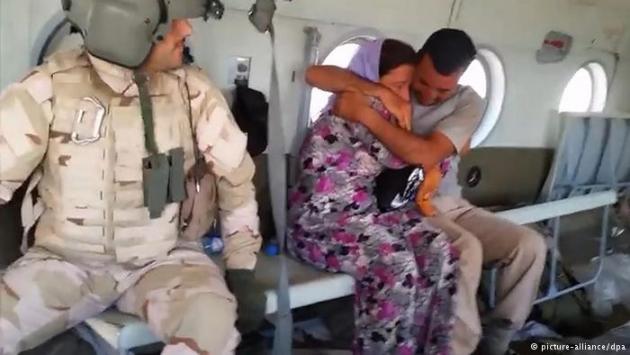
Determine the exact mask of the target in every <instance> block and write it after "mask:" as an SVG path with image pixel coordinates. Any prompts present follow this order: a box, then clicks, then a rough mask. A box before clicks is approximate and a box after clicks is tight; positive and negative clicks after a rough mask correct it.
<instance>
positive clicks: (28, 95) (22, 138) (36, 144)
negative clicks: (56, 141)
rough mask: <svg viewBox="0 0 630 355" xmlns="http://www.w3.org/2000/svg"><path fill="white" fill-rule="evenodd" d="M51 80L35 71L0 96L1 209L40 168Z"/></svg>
mask: <svg viewBox="0 0 630 355" xmlns="http://www.w3.org/2000/svg"><path fill="white" fill-rule="evenodd" d="M51 97H52V83H51V80H50V76H48V75H46V74H44V73H42V72H38V71H34V72H33V73H31V74H30V75H29V76H28V77H27V78H26V79H24V80H23V81H22V82H21V83H17V84H13V85H11V86H9V87H8V88H7V89H6V90H5V91H4V92H3V93H2V94H0V205H2V204H4V203H6V202H8V201H9V200H10V199H11V198H12V197H13V193H14V192H15V190H17V189H18V188H19V187H20V186H21V185H22V184H23V183H24V182H25V181H26V180H27V179H28V177H29V176H30V175H31V173H32V172H33V170H34V169H35V168H36V167H37V165H39V163H40V162H41V160H42V158H43V157H44V154H45V153H46V149H47V146H48V134H49V125H50V121H51V119H52V109H51V102H50V99H51Z"/></svg>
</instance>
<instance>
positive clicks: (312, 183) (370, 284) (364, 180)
mask: <svg viewBox="0 0 630 355" xmlns="http://www.w3.org/2000/svg"><path fill="white" fill-rule="evenodd" d="M415 62H416V57H415V53H414V50H413V49H412V48H411V47H410V46H409V45H407V44H405V43H402V42H399V41H396V40H391V39H387V40H375V41H370V42H367V43H365V44H363V45H362V46H361V48H360V49H359V51H358V52H357V54H356V55H355V57H354V58H353V60H352V62H351V64H350V69H351V70H352V71H353V72H354V73H355V74H357V75H359V76H362V77H364V78H366V79H368V80H371V81H374V82H379V83H380V84H381V85H384V86H386V87H388V88H389V89H391V90H392V91H393V92H397V93H400V95H407V97H408V94H405V91H406V92H407V93H408V90H409V85H410V83H411V78H412V74H413V70H414V65H415ZM372 107H373V108H374V109H375V110H377V111H378V112H379V113H380V114H381V115H382V116H383V119H393V117H392V115H391V114H390V113H389V112H387V110H386V109H384V106H383V105H381V104H380V103H379V101H378V100H376V99H373V100H372ZM300 164H301V167H300V168H301V174H300V177H299V181H298V183H297V184H296V185H295V188H294V189H292V191H291V192H290V197H289V199H290V201H289V204H290V210H289V249H290V251H291V252H292V253H293V254H294V255H295V256H296V257H297V258H299V259H300V260H303V261H304V262H306V263H309V264H312V265H314V266H315V267H317V268H319V269H322V270H327V271H331V272H344V273H347V274H350V275H352V276H353V277H354V278H355V280H356V290H355V323H356V324H355V325H356V331H355V333H356V334H355V344H354V352H355V353H356V354H379V355H380V354H401V355H403V354H404V355H412V354H440V355H442V354H450V350H449V342H450V339H449V336H450V331H451V328H452V324H453V308H454V305H453V295H454V294H455V292H456V286H455V285H456V284H455V282H456V276H457V275H456V273H457V251H456V250H455V249H454V248H453V247H452V246H451V244H450V243H449V241H448V239H447V236H446V235H444V234H443V233H442V232H441V231H439V230H437V229H435V228H434V227H432V226H430V225H428V224H427V222H426V221H424V220H423V217H422V215H421V214H420V213H419V212H418V211H417V209H416V208H415V206H414V205H413V203H410V204H408V205H407V206H405V207H403V208H401V209H398V210H395V211H392V212H386V213H383V212H381V211H380V210H379V209H378V208H377V204H376V199H375V197H374V193H373V185H374V180H375V178H376V177H377V176H378V174H379V173H380V172H381V171H383V169H385V168H402V167H404V163H403V162H402V161H401V160H399V159H397V158H396V157H395V156H393V155H392V154H391V153H390V152H389V151H388V150H387V149H386V148H385V147H384V146H383V145H382V144H381V143H380V142H378V141H377V140H376V138H375V137H374V136H373V135H372V134H370V133H369V132H368V131H367V129H366V128H365V127H363V126H362V125H360V124H358V123H353V122H347V121H345V120H343V119H341V118H339V117H336V116H334V114H332V112H331V110H330V109H326V110H325V111H324V112H323V114H322V116H321V117H320V118H319V119H318V120H317V122H316V123H315V125H314V126H313V127H312V129H311V130H310V132H309V133H308V135H307V137H306V139H305V141H304V144H303V146H302V149H301V152H300Z"/></svg>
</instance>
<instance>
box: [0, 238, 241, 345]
mask: <svg viewBox="0 0 630 355" xmlns="http://www.w3.org/2000/svg"><path fill="white" fill-rule="evenodd" d="M0 286H1V287H0V300H1V302H0V354H2V355H8V354H17V353H19V352H20V351H23V350H25V349H30V348H33V347H35V346H38V345H39V344H41V343H42V342H44V341H45V340H46V339H49V338H51V337H53V336H54V335H56V334H59V333H61V332H62V331H64V330H66V329H69V328H72V327H73V326H75V325H77V324H78V323H80V322H82V321H83V320H85V319H87V318H89V317H92V316H95V315H97V314H99V313H101V312H103V311H104V310H105V309H107V308H109V307H110V306H111V305H115V306H117V307H118V309H120V310H121V311H122V312H125V313H130V314H134V315H136V316H138V317H140V318H141V319H143V320H144V321H146V322H147V323H148V324H149V326H150V327H151V329H152V330H153V332H154V333H155V334H156V335H158V336H160V337H161V338H162V339H164V340H165V342H166V343H167V344H168V343H173V345H172V347H173V349H171V350H169V348H170V346H168V347H167V348H166V349H165V353H166V351H174V350H176V351H175V352H171V353H174V354H187V353H188V354H230V353H233V350H234V349H235V348H236V345H237V344H238V341H239V334H238V332H237V330H236V328H235V327H234V322H235V321H236V301H235V299H234V297H233V296H232V295H231V294H230V292H229V291H228V290H227V288H226V286H225V282H224V281H223V275H222V273H221V270H219V269H218V267H217V266H215V265H214V264H212V262H211V260H210V259H209V258H208V257H207V256H205V255H204V254H202V253H200V252H198V251H192V250H184V249H176V250H173V251H171V252H169V253H168V255H167V256H166V257H164V258H161V259H160V260H156V261H154V262H152V263H150V264H149V265H147V266H145V267H142V268H129V267H126V266H124V265H122V264H110V265H102V266H94V265H86V264H82V263H71V262H68V261H67V260H65V259H64V258H63V257H61V256H59V255H57V254H54V253H52V252H50V251H48V250H46V249H43V248H40V247H35V248H32V249H31V250H29V252H28V253H27V254H26V255H25V256H24V257H22V258H21V259H20V260H18V261H17V262H16V263H14V264H13V265H11V266H10V267H9V269H8V270H7V272H6V274H5V275H4V278H3V281H2V284H1V285H0ZM183 347H185V348H187V350H186V351H181V350H182V349H183Z"/></svg>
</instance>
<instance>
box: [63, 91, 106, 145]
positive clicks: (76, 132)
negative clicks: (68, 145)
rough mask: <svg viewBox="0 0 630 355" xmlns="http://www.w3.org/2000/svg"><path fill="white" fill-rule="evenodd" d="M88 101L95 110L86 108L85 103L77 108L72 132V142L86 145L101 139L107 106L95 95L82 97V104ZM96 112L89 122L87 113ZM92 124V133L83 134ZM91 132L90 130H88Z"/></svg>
mask: <svg viewBox="0 0 630 355" xmlns="http://www.w3.org/2000/svg"><path fill="white" fill-rule="evenodd" d="M83 103H87V104H88V105H90V106H93V107H94V111H92V110H90V111H88V110H86V109H85V108H84V106H85V105H80V107H79V109H78V110H77V113H76V116H75V118H74V124H73V125H72V134H71V135H70V138H71V139H72V142H73V143H75V144H78V145H86V144H90V143H94V142H96V141H97V140H99V139H101V126H102V125H103V120H104V119H105V112H106V110H105V106H103V104H102V103H101V102H100V101H98V99H96V98H94V97H84V98H82V99H81V104H83ZM88 112H94V117H93V119H92V120H91V122H89V121H88V120H87V119H86V113H88ZM90 123H91V124H92V128H91V133H90V135H88V136H83V135H82V134H81V133H80V132H85V130H86V128H87V129H88V130H89V127H86V125H88V124H90ZM88 132H90V131H88Z"/></svg>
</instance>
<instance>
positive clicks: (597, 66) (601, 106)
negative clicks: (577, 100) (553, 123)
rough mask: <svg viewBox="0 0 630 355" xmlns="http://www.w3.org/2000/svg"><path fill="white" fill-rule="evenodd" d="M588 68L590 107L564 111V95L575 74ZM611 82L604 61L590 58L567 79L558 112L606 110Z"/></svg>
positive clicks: (596, 111)
mask: <svg viewBox="0 0 630 355" xmlns="http://www.w3.org/2000/svg"><path fill="white" fill-rule="evenodd" d="M582 69H584V70H586V72H587V73H588V75H589V77H590V79H591V102H590V103H589V104H588V108H587V109H586V111H562V110H561V107H562V101H563V99H564V95H565V93H566V91H567V89H568V88H569V84H570V83H571V81H572V80H573V78H574V77H575V75H576V74H577V73H578V72H579V71H580V70H582ZM609 84H610V78H609V77H608V72H607V71H606V66H605V65H604V63H602V62H600V61H598V60H589V61H587V62H585V63H583V64H582V65H580V66H579V67H578V68H577V69H575V70H574V71H573V72H572V75H571V77H570V78H569V80H567V81H566V84H565V85H564V89H563V90H562V95H560V102H559V103H558V108H557V110H558V112H559V113H564V112H567V113H601V112H604V110H605V109H606V106H607V103H608V96H609V95H608V94H609V87H608V86H609Z"/></svg>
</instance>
